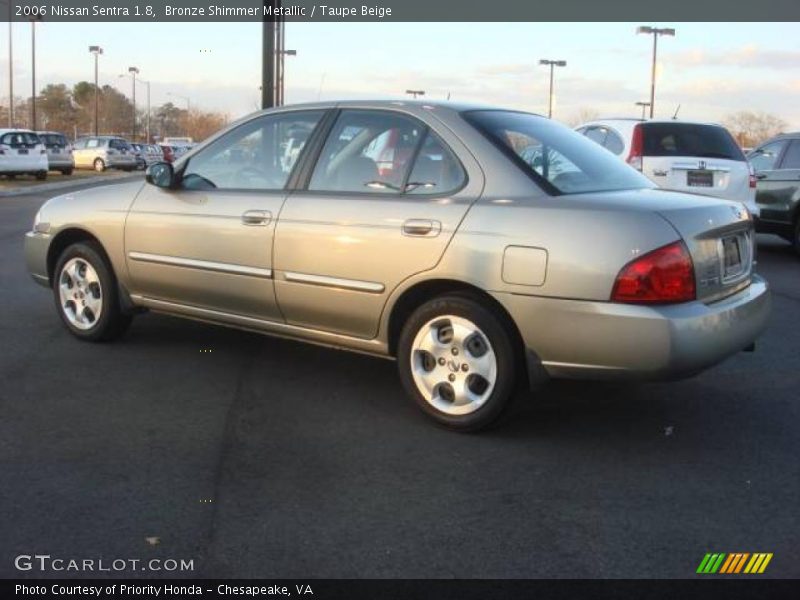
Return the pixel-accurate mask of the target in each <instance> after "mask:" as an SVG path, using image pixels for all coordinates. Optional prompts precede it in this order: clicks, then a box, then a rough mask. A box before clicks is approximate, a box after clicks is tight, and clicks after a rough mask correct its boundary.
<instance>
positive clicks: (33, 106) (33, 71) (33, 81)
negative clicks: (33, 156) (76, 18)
mask: <svg viewBox="0 0 800 600" xmlns="http://www.w3.org/2000/svg"><path fill="white" fill-rule="evenodd" d="M31 130H32V131H36V21H35V20H33V19H31Z"/></svg>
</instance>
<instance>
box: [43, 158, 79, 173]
mask: <svg viewBox="0 0 800 600" xmlns="http://www.w3.org/2000/svg"><path fill="white" fill-rule="evenodd" d="M47 166H48V167H49V168H50V170H53V169H72V168H74V167H75V161H74V160H72V159H71V158H55V157H52V158H48V159H47Z"/></svg>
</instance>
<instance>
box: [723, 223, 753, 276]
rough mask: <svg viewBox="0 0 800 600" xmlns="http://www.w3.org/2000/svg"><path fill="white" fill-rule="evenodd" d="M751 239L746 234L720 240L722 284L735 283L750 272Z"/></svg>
mask: <svg viewBox="0 0 800 600" xmlns="http://www.w3.org/2000/svg"><path fill="white" fill-rule="evenodd" d="M750 252H751V250H750V238H749V236H748V235H747V234H745V233H737V234H735V235H729V236H725V237H724V238H722V239H721V240H720V262H721V267H722V268H721V271H722V283H724V284H728V283H735V282H737V281H739V280H741V279H743V278H744V277H746V276H747V275H748V273H749V271H750Z"/></svg>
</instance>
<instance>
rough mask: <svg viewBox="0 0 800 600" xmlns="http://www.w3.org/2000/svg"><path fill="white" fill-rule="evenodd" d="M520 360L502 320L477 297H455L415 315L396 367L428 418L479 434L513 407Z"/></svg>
mask: <svg viewBox="0 0 800 600" xmlns="http://www.w3.org/2000/svg"><path fill="white" fill-rule="evenodd" d="M515 358H516V357H515V355H514V345H513V343H512V337H511V335H510V334H509V331H508V328H507V326H506V325H505V323H504V322H503V320H502V319H499V318H498V317H497V316H496V315H495V314H494V313H493V312H492V311H490V310H489V309H487V308H486V307H485V306H484V305H483V304H482V303H481V302H479V301H478V300H477V299H476V298H473V297H471V296H467V295H460V294H452V295H445V296H440V297H438V298H434V299H433V300H431V301H429V302H427V303H425V304H423V305H422V306H420V307H419V308H418V309H417V310H416V311H414V313H413V314H412V315H411V317H410V318H409V319H408V321H407V322H406V324H405V326H404V327H403V331H402V333H401V335H400V340H399V343H398V356H397V362H398V369H399V372H400V378H401V380H402V382H403V385H404V387H405V389H406V391H407V392H408V393H409V395H411V397H412V398H414V400H415V401H416V403H417V405H418V406H419V407H420V408H421V409H422V410H423V411H424V412H425V413H426V414H428V415H429V416H431V417H432V418H433V419H435V420H436V421H437V422H438V423H440V424H441V425H444V426H446V427H448V428H451V429H455V430H459V431H476V430H478V429H482V428H484V427H487V426H488V425H490V424H491V423H492V422H494V421H495V420H496V419H497V418H498V417H499V416H500V415H501V414H502V412H503V410H504V409H505V408H506V407H507V406H508V405H509V404H510V401H511V397H512V395H513V392H514V389H515V377H516V360H515Z"/></svg>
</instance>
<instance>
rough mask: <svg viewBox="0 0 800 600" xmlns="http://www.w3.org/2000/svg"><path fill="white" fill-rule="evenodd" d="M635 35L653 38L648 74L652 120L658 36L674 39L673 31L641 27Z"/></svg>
mask: <svg viewBox="0 0 800 600" xmlns="http://www.w3.org/2000/svg"><path fill="white" fill-rule="evenodd" d="M636 33H637V34H639V33H646V34H648V35H652V36H653V68H652V71H651V73H650V118H651V119H652V118H653V110H654V108H655V104H656V54H657V53H658V36H660V35H668V36H671V37H674V36H675V30H674V29H671V28H669V27H665V28H663V29H659V28H658V27H649V26H646V25H642V26H640V27H637V28H636Z"/></svg>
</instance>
